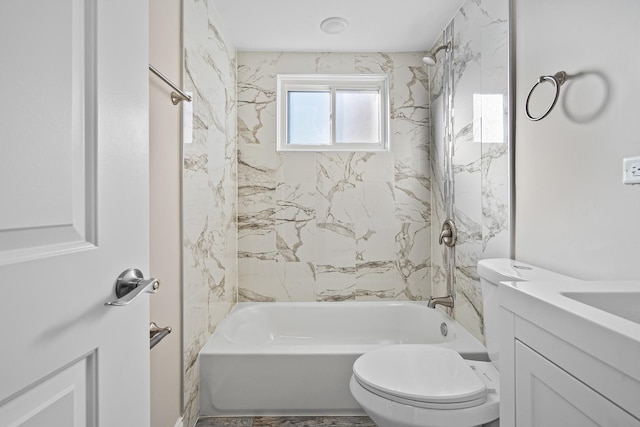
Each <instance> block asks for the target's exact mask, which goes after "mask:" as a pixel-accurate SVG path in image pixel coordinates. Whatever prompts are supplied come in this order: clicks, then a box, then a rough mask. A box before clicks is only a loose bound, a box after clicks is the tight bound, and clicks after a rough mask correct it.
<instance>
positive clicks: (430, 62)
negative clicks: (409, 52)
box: [422, 42, 451, 67]
mask: <svg viewBox="0 0 640 427" xmlns="http://www.w3.org/2000/svg"><path fill="white" fill-rule="evenodd" d="M441 50H444V51H446V52H449V51H450V50H451V42H448V43H447V44H443V45H442V46H438V47H437V48H436V49H435V50H431V51H430V52H427V54H426V55H425V56H424V57H423V58H422V62H424V65H426V66H427V67H433V66H434V65H436V62H437V60H436V55H437V54H438V52H440V51H441Z"/></svg>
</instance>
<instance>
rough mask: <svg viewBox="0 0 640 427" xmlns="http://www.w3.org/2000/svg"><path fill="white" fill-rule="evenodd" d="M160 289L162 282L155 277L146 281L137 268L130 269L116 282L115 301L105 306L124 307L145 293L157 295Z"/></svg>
mask: <svg viewBox="0 0 640 427" xmlns="http://www.w3.org/2000/svg"><path fill="white" fill-rule="evenodd" d="M159 287H160V282H159V281H158V280H157V279H154V278H153V277H152V278H150V279H145V278H144V276H143V275H142V272H141V271H140V270H138V269H137V268H129V269H127V270H125V271H123V272H122V273H121V274H120V276H118V279H117V280H116V296H117V297H118V299H117V300H115V301H109V302H107V303H105V305H111V306H122V305H127V304H130V303H131V302H132V301H133V300H134V299H136V298H137V297H139V296H140V294H143V293H145V292H148V293H150V294H155V293H156V292H157V291H158V288H159Z"/></svg>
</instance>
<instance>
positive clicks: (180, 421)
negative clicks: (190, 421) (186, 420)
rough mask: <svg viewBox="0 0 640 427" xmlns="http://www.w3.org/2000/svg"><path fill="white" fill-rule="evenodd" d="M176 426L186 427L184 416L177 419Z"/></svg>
mask: <svg viewBox="0 0 640 427" xmlns="http://www.w3.org/2000/svg"><path fill="white" fill-rule="evenodd" d="M174 427H184V425H183V423H182V417H180V418H178V420H177V421H176V425H175V426H174Z"/></svg>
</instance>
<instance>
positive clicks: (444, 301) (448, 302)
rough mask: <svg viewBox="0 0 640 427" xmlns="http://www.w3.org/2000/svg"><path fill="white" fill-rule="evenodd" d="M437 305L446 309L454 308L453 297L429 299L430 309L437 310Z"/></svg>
mask: <svg viewBox="0 0 640 427" xmlns="http://www.w3.org/2000/svg"><path fill="white" fill-rule="evenodd" d="M436 305H442V306H444V307H449V308H453V296H452V295H447V296H446V297H431V298H429V303H428V306H429V308H436Z"/></svg>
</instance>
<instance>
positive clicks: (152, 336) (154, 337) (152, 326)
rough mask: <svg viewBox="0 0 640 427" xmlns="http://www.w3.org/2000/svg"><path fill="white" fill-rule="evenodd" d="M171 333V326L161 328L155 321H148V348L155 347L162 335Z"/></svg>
mask: <svg viewBox="0 0 640 427" xmlns="http://www.w3.org/2000/svg"><path fill="white" fill-rule="evenodd" d="M170 333H171V326H167V327H166V328H161V327H160V326H158V325H156V322H151V323H149V349H152V348H153V347H155V346H156V345H157V344H158V343H159V342H160V341H162V339H163V338H164V337H166V336H167V335H169V334H170Z"/></svg>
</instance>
